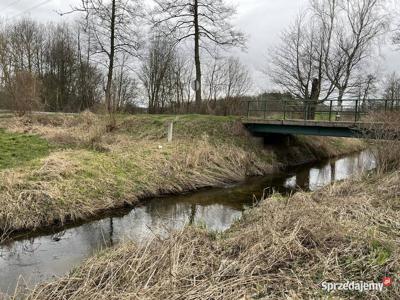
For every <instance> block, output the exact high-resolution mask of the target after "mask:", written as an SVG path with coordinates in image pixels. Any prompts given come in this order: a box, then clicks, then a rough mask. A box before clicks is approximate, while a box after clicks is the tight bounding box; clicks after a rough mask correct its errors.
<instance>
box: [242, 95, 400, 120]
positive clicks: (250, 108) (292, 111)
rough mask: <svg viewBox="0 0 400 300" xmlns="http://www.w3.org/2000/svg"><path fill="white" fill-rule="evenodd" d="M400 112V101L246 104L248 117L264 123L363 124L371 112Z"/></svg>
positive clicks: (354, 100)
mask: <svg viewBox="0 0 400 300" xmlns="http://www.w3.org/2000/svg"><path fill="white" fill-rule="evenodd" d="M389 111H400V99H394V100H392V99H365V100H362V99H344V100H342V102H339V101H338V100H337V99H328V100H318V101H315V100H298V99H280V100H276V99H261V100H250V101H247V117H248V118H252V119H265V120H315V121H328V122H333V121H336V122H338V121H347V122H360V121H362V120H363V119H364V118H365V116H367V115H369V114H371V113H372V112H389Z"/></svg>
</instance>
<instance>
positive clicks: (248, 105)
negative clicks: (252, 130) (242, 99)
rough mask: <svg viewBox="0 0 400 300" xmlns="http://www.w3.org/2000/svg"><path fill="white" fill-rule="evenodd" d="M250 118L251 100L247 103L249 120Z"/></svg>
mask: <svg viewBox="0 0 400 300" xmlns="http://www.w3.org/2000/svg"><path fill="white" fill-rule="evenodd" d="M249 117H250V100H249V101H247V119H248V118H249Z"/></svg>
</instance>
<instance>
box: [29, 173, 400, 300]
mask: <svg viewBox="0 0 400 300" xmlns="http://www.w3.org/2000/svg"><path fill="white" fill-rule="evenodd" d="M399 220H400V171H396V172H394V173H390V174H386V175H384V176H380V177H379V176H376V175H374V176H368V177H363V178H361V179H358V180H352V181H346V182H341V183H336V184H335V185H333V186H329V187H326V188H324V189H323V190H320V191H317V192H313V193H297V194H295V195H294V196H292V197H290V198H283V197H281V196H279V195H275V196H273V197H272V198H269V199H265V200H264V201H262V202H261V203H260V204H259V206H258V207H256V208H253V209H250V210H249V211H248V212H247V213H246V214H245V215H244V217H243V218H242V220H240V221H238V222H237V223H236V224H235V225H234V226H233V227H232V228H231V229H230V230H229V231H227V232H225V233H212V232H211V233H210V232H208V231H207V230H205V229H201V228H195V227H188V228H185V229H183V230H182V231H181V232H175V233H173V234H172V235H171V236H170V237H168V238H166V239H162V238H155V239H154V240H153V241H151V242H149V244H146V245H143V246H137V245H134V244H131V243H127V244H123V245H119V246H117V247H116V248H113V249H109V250H106V251H103V252H100V253H99V254H97V255H96V256H94V257H92V258H90V259H89V260H87V261H86V262H85V263H84V264H83V265H82V266H80V267H78V268H76V269H74V270H73V271H72V272H71V273H70V274H69V275H68V276H66V277H64V278H61V279H58V280H56V281H54V282H52V283H49V284H43V285H40V286H38V287H36V288H35V290H33V291H32V292H30V294H29V295H28V299H88V300H90V299H142V300H143V299H400V285H399V279H400V278H399V274H400V255H399V251H400V249H399V243H400V221H399ZM384 276H389V277H391V278H392V279H393V280H394V282H393V285H392V286H390V287H383V291H381V292H376V291H375V292H372V291H369V292H357V291H352V292H349V291H336V292H331V293H328V292H326V291H323V290H322V282H346V281H356V282H359V281H364V282H375V283H380V282H382V278H383V277H384Z"/></svg>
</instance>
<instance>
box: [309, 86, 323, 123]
mask: <svg viewBox="0 0 400 300" xmlns="http://www.w3.org/2000/svg"><path fill="white" fill-rule="evenodd" d="M319 94H320V84H319V79H317V78H314V80H313V82H312V86H311V95H310V100H308V104H307V110H306V111H307V120H314V119H315V111H316V109H317V106H318V99H319Z"/></svg>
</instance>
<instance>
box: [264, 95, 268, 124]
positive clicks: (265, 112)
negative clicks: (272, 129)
mask: <svg viewBox="0 0 400 300" xmlns="http://www.w3.org/2000/svg"><path fill="white" fill-rule="evenodd" d="M266 114H267V99H265V100H264V120H265V119H266Z"/></svg>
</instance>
